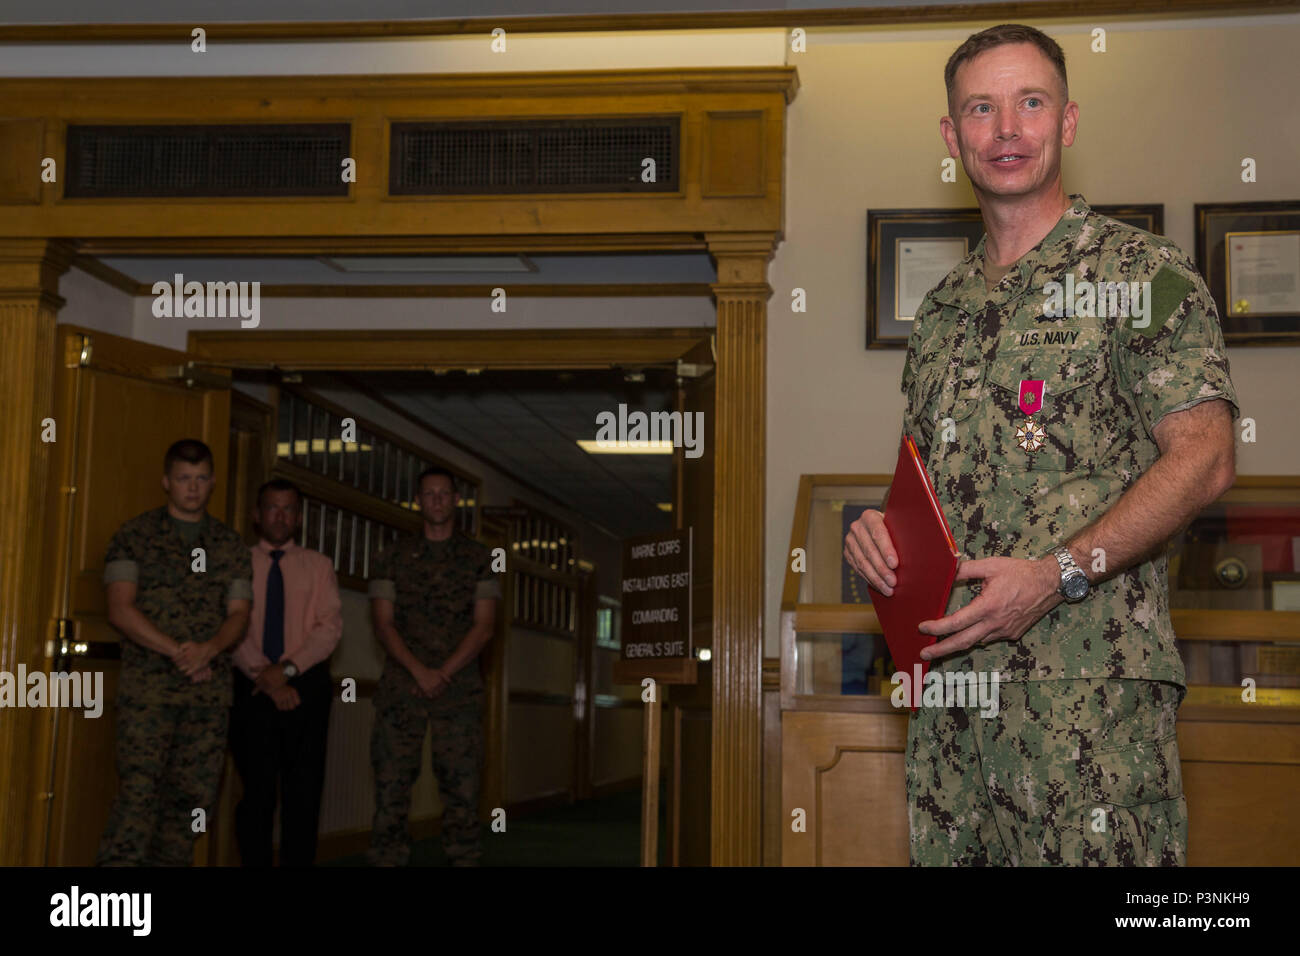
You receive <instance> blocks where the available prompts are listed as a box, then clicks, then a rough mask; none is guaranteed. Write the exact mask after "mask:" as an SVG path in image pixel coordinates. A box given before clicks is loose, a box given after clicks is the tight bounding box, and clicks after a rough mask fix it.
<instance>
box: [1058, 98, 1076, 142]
mask: <svg viewBox="0 0 1300 956" xmlns="http://www.w3.org/2000/svg"><path fill="white" fill-rule="evenodd" d="M1078 129H1079V104H1078V103H1076V102H1074V100H1070V102H1068V103H1066V104H1065V112H1064V114H1063V115H1062V116H1061V145H1062V146H1073V145H1074V134H1075V133H1076V132H1078Z"/></svg>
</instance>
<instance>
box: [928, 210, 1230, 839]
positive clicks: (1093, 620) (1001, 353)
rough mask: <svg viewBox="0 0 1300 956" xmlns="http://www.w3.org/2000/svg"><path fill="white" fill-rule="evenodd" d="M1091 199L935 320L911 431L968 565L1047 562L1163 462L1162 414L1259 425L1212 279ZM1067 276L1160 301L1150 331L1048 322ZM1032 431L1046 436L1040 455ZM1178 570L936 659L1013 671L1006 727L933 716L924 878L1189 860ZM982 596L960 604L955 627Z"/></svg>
mask: <svg viewBox="0 0 1300 956" xmlns="http://www.w3.org/2000/svg"><path fill="white" fill-rule="evenodd" d="M1071 199H1072V200H1073V202H1072V205H1071V206H1070V208H1069V209H1068V210H1066V212H1065V214H1064V215H1063V216H1062V217H1061V219H1060V221H1059V222H1058V223H1057V225H1056V227H1055V228H1054V229H1053V230H1052V231H1051V232H1050V233H1049V234H1048V235H1047V236H1046V237H1045V238H1044V239H1043V240H1042V242H1040V243H1039V244H1038V245H1037V246H1036V247H1035V248H1034V249H1032V250H1030V251H1029V252H1028V253H1026V254H1025V255H1024V256H1022V257H1021V258H1020V259H1019V260H1018V261H1017V262H1016V264H1015V265H1014V266H1012V267H1011V269H1010V271H1009V272H1008V273H1007V274H1006V275H1005V276H1003V278H1002V279H1001V280H1000V281H999V282H997V283H996V285H994V287H993V288H992V289H991V290H990V289H989V288H988V287H987V286H986V283H985V274H984V241H983V240H981V242H980V244H979V246H978V247H977V248H976V249H975V251H974V252H973V253H972V254H971V255H969V256H968V257H967V258H966V259H965V260H963V261H962V262H961V263H959V264H958V265H957V267H956V268H954V269H953V270H952V272H950V273H949V274H948V276H947V277H946V278H944V279H943V280H942V281H941V282H940V283H939V284H938V286H936V287H935V288H934V289H933V290H932V291H931V292H930V293H929V294H928V295H927V296H926V298H925V300H924V301H923V303H922V305H921V308H920V309H919V310H918V314H917V316H916V322H915V326H914V328H913V330H912V336H911V340H910V342H909V345H908V357H907V364H906V366H905V369H904V373H903V381H902V390H903V392H904V393H905V394H906V395H907V411H906V413H905V416H904V430H905V431H906V432H908V433H910V434H911V435H913V436H914V437H915V439H916V441H917V445H918V448H919V451H920V453H921V456H922V458H923V459H924V461H925V464H926V467H927V471H928V472H929V474H930V475H931V477H932V478H933V480H934V483H935V489H936V491H937V492H938V497H939V502H940V504H941V505H942V507H943V511H944V515H945V516H946V517H947V519H948V522H949V524H950V525H951V527H952V529H953V533H954V535H955V536H956V538H957V542H958V546H959V547H960V549H961V551H962V553H963V554H964V555H965V556H967V557H974V558H987V557H1012V558H1042V557H1043V556H1044V555H1046V554H1048V553H1049V552H1050V551H1051V549H1052V548H1054V547H1056V546H1058V545H1060V544H1062V543H1064V542H1065V541H1066V540H1068V539H1069V538H1070V536H1071V535H1073V534H1075V533H1076V532H1078V531H1079V530H1080V529H1081V528H1083V527H1084V526H1086V525H1088V524H1089V523H1090V522H1092V521H1093V520H1095V519H1096V518H1097V517H1098V516H1099V515H1101V514H1102V513H1104V512H1105V511H1106V510H1107V509H1108V508H1110V507H1111V506H1112V505H1113V504H1114V503H1115V502H1116V501H1117V500H1118V499H1119V497H1120V496H1121V495H1122V494H1124V492H1125V491H1126V490H1127V489H1128V488H1130V487H1131V486H1132V485H1133V483H1134V482H1136V481H1137V479H1138V478H1139V477H1140V476H1141V475H1142V474H1143V472H1145V471H1146V470H1147V469H1149V468H1150V467H1151V465H1152V464H1153V463H1154V462H1155V461H1156V459H1157V458H1159V457H1160V448H1159V447H1158V445H1157V444H1156V441H1155V439H1154V437H1153V435H1152V431H1153V429H1154V427H1155V425H1156V423H1157V422H1158V421H1159V420H1160V418H1161V417H1162V416H1164V415H1166V414H1168V413H1169V412H1174V411H1178V410H1181V409H1184V408H1188V407H1190V406H1191V405H1194V404H1196V403H1198V402H1201V401H1205V400H1208V399H1216V398H1221V399H1225V400H1227V401H1228V402H1230V403H1231V404H1232V406H1233V415H1234V417H1236V416H1237V415H1238V414H1239V412H1238V411H1237V397H1236V393H1235V392H1234V390H1233V387H1232V382H1231V380H1230V378H1229V374H1228V361H1227V358H1226V356H1225V351H1224V343H1223V337H1222V334H1221V332H1220V330H1219V325H1218V318H1217V314H1216V311H1215V306H1214V303H1213V301H1212V299H1211V297H1210V295H1209V292H1208V291H1207V290H1206V288H1205V284H1204V282H1203V281H1202V280H1201V278H1200V276H1199V275H1198V274H1197V273H1196V270H1195V269H1194V268H1193V266H1192V264H1191V262H1189V261H1188V259H1187V257H1186V256H1185V255H1184V254H1183V253H1182V252H1181V251H1180V250H1179V249H1178V248H1177V247H1176V246H1174V245H1173V243H1171V242H1169V241H1167V240H1165V239H1162V238H1160V237H1158V236H1154V235H1152V234H1150V233H1147V232H1143V231H1141V230H1139V229H1136V228H1134V227H1131V226H1128V225H1125V224H1123V223H1121V222H1118V221H1116V220H1113V219H1109V218H1106V217H1104V216H1101V215H1098V214H1097V213H1095V212H1093V211H1092V210H1091V209H1090V208H1089V206H1088V204H1087V203H1086V202H1085V201H1084V199H1083V197H1082V196H1072V197H1071ZM1067 273H1070V274H1072V275H1073V283H1074V285H1075V286H1076V287H1079V288H1082V287H1080V286H1079V285H1078V284H1079V283H1080V282H1083V281H1084V280H1087V281H1088V282H1091V283H1100V282H1103V281H1115V282H1119V281H1124V282H1130V283H1132V282H1139V283H1141V282H1149V283H1150V302H1149V304H1150V309H1151V311H1150V323H1149V325H1147V326H1146V327H1144V328H1139V327H1136V325H1138V324H1140V321H1139V322H1138V323H1135V321H1134V319H1133V318H1129V317H1127V316H1120V315H1108V314H1105V310H1104V309H1101V308H1099V309H1094V310H1092V311H1094V312H1100V313H1101V314H1094V315H1086V314H1076V315H1073V316H1069V317H1065V316H1062V317H1056V318H1053V317H1051V316H1049V315H1045V314H1044V304H1045V297H1044V287H1045V286H1046V285H1047V284H1048V283H1050V282H1059V283H1062V284H1064V283H1065V280H1066V275H1067ZM1084 311H1087V309H1085V310H1084ZM1036 380H1042V382H1043V383H1044V384H1043V385H1042V393H1043V394H1042V397H1041V403H1042V404H1041V408H1040V409H1039V410H1038V411H1036V412H1035V413H1033V414H1032V415H1027V414H1026V413H1025V412H1024V411H1023V410H1022V408H1021V406H1020V385H1021V382H1022V381H1031V382H1032V381H1036ZM1026 418H1031V419H1032V420H1033V422H1034V423H1035V424H1036V425H1038V426H1039V427H1040V428H1041V429H1042V431H1041V433H1037V432H1035V437H1036V438H1037V439H1038V440H1041V445H1040V446H1039V447H1037V448H1034V447H1033V446H1034V444H1035V443H1036V442H1035V441H1033V440H1030V441H1026V440H1025V438H1024V434H1023V429H1024V423H1025V419H1026ZM1017 429H1021V434H1020V435H1018V434H1017ZM1031 449H1032V450H1031ZM1166 566H1167V557H1166V555H1165V553H1164V552H1163V551H1162V552H1161V553H1159V554H1158V555H1156V556H1155V557H1153V558H1152V559H1150V560H1147V561H1144V562H1141V563H1137V564H1135V565H1133V566H1132V567H1130V568H1128V569H1127V570H1125V571H1124V572H1123V573H1121V574H1118V575H1117V576H1115V577H1113V578H1111V579H1109V580H1106V581H1103V582H1101V583H1099V584H1094V586H1093V591H1092V593H1091V594H1089V595H1088V597H1086V598H1085V599H1084V600H1083V601H1082V602H1080V603H1078V604H1068V603H1061V604H1059V605H1057V606H1056V607H1055V608H1053V609H1052V610H1051V611H1049V612H1048V613H1047V614H1046V615H1045V616H1044V617H1042V618H1041V619H1040V620H1039V621H1038V622H1037V623H1035V624H1034V625H1033V626H1032V627H1030V628H1029V630H1028V631H1027V632H1025V634H1024V635H1023V636H1022V637H1021V638H1020V639H1019V640H1018V641H997V642H991V643H989V644H985V645H976V646H974V647H972V648H970V649H969V650H967V651H964V652H958V653H957V654H955V655H952V656H951V657H948V658H946V659H942V660H940V661H938V662H936V664H935V666H934V668H933V669H934V670H935V671H937V672H944V671H964V672H973V671H980V672H985V673H988V672H992V671H997V672H998V673H999V675H1000V680H1001V681H1002V683H1001V685H1000V687H999V692H1000V697H1001V701H1000V712H999V714H998V716H997V717H995V718H993V719H983V718H980V717H979V716H978V714H977V711H978V708H977V707H969V708H965V709H962V708H949V709H941V708H925V707H923V708H921V709H920V710H918V711H916V712H915V713H914V714H913V716H912V718H911V721H910V724H909V744H908V747H909V760H908V774H907V789H908V798H909V799H908V805H909V814H910V817H911V820H910V824H911V827H910V829H911V839H912V859H913V862H914V863H925V864H968V863H1009V864H1078V863H1119V864H1181V863H1183V862H1184V858H1185V852H1186V834H1187V819H1186V804H1185V802H1184V800H1183V797H1182V782H1181V777H1180V770H1179V761H1178V747H1177V740H1176V737H1175V732H1174V717H1175V714H1176V712H1177V708H1178V704H1179V703H1180V702H1181V700H1182V696H1183V694H1184V692H1185V691H1184V686H1183V685H1184V683H1185V677H1184V672H1183V664H1182V660H1181V658H1180V657H1179V654H1178V651H1177V649H1176V647H1175V643H1174V631H1173V627H1172V625H1171V622H1170V616H1169V595H1168V582H1167V573H1166V571H1167V567H1166ZM972 596H973V595H972V593H971V591H970V590H969V589H968V588H966V587H963V586H961V585H959V586H957V587H954V589H953V593H952V597H951V599H950V601H949V604H948V608H947V613H949V614H951V613H953V612H954V611H956V610H957V609H958V608H960V607H961V606H963V605H965V604H967V603H969V601H970V600H971V598H972ZM1017 740H1019V741H1020V743H1019V744H1018V745H1017V746H1016V747H1008V746H1007V745H1006V744H1007V742H1010V741H1017ZM995 747H996V749H994V748H995Z"/></svg>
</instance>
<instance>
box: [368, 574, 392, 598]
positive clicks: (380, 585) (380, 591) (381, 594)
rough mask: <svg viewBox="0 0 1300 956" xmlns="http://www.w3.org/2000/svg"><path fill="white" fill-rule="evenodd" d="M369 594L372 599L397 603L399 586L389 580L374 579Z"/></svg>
mask: <svg viewBox="0 0 1300 956" xmlns="http://www.w3.org/2000/svg"><path fill="white" fill-rule="evenodd" d="M369 594H370V597H371V598H378V599H379V600H381V601H396V600H397V585H396V584H394V583H393V582H392V581H390V580H388V579H387V578H372V579H371V581H370V588H369Z"/></svg>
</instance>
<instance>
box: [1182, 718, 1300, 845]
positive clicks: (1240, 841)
mask: <svg viewBox="0 0 1300 956" xmlns="http://www.w3.org/2000/svg"><path fill="white" fill-rule="evenodd" d="M1178 755H1179V757H1180V758H1181V759H1182V764H1183V794H1184V795H1185V796H1186V798H1187V817H1188V828H1187V864H1188V866H1294V865H1295V862H1296V855H1297V849H1298V848H1300V817H1297V816H1296V812H1295V811H1296V801H1297V797H1296V795H1297V794H1300V710H1298V709H1297V708H1295V707H1274V706H1269V705H1266V704H1235V705H1231V706H1211V705H1188V704H1186V703H1184V704H1183V707H1182V709H1181V710H1180V711H1179V713H1178Z"/></svg>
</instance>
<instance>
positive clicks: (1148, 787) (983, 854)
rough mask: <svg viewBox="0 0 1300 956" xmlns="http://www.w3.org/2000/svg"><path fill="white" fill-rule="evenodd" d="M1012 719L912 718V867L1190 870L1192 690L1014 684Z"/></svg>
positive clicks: (1004, 693)
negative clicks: (1187, 711) (1180, 725)
mask: <svg viewBox="0 0 1300 956" xmlns="http://www.w3.org/2000/svg"><path fill="white" fill-rule="evenodd" d="M997 689H998V697H999V709H998V713H997V715H996V716H994V717H981V716H980V709H979V707H977V706H967V707H961V706H954V707H947V708H945V707H931V708H926V707H922V708H920V709H919V710H916V711H914V712H913V713H912V715H911V718H910V720H909V721H908V745H907V755H908V758H907V814H908V829H909V833H910V839H911V861H912V865H913V866H990V865H991V866H1007V865H1010V866H1183V865H1185V862H1186V848H1187V803H1186V801H1185V800H1184V799H1183V784H1182V770H1181V766H1180V764H1179V761H1178V740H1177V737H1176V734H1175V730H1174V720H1175V716H1176V714H1177V712H1178V705H1179V704H1180V703H1181V702H1182V699H1183V695H1184V693H1185V691H1184V690H1183V688H1181V687H1179V686H1177V685H1175V684H1168V683H1163V682H1159V681H1144V680H1060V681H1029V682H1024V683H1019V682H1017V683H1001V684H999V685H998V688H997Z"/></svg>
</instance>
